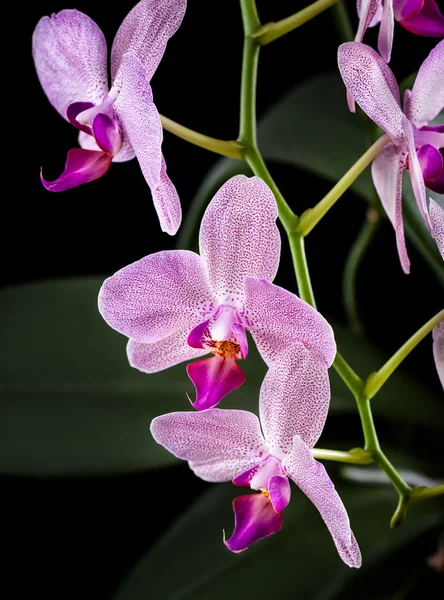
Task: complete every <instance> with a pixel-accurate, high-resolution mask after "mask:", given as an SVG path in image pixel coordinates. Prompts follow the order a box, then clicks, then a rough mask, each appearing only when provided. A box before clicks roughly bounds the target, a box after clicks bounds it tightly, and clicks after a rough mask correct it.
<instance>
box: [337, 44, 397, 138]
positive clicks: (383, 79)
mask: <svg viewBox="0 0 444 600" xmlns="http://www.w3.org/2000/svg"><path fill="white" fill-rule="evenodd" d="M338 65H339V71H340V73H341V76H342V79H343V80H344V83H345V85H346V87H347V88H348V89H349V90H350V93H351V95H352V96H353V98H354V99H355V100H356V102H357V103H358V104H359V106H360V107H361V108H362V110H363V111H364V112H366V113H367V115H368V116H369V117H370V118H371V119H372V120H373V121H374V122H375V123H376V124H377V125H379V126H380V127H381V128H382V129H384V130H385V131H386V132H387V133H388V134H389V136H390V137H391V138H392V140H393V142H394V143H395V144H400V143H401V142H402V141H403V139H404V134H403V130H402V126H401V119H402V117H403V114H402V111H401V105H400V100H399V90H398V84H397V83H396V79H395V76H394V75H393V73H392V72H391V70H390V68H389V67H388V66H387V65H386V63H385V62H384V61H383V59H382V58H381V57H380V56H379V54H378V53H377V52H375V51H374V50H373V49H372V48H370V46H366V45H365V44H361V43H358V42H346V43H345V44H341V45H340V46H339V49H338Z"/></svg>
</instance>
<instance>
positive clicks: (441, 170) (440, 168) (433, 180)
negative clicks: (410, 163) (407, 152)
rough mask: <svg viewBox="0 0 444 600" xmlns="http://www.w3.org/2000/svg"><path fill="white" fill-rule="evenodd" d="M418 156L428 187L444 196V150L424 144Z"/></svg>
mask: <svg viewBox="0 0 444 600" xmlns="http://www.w3.org/2000/svg"><path fill="white" fill-rule="evenodd" d="M416 154H417V156H418V161H419V166H420V167H421V171H422V175H423V177H424V183H425V185H426V187H428V188H429V189H430V190H433V191H434V192H436V193H437V194H444V148H441V150H438V149H437V148H435V146H432V145H431V144H424V146H421V148H420V149H419V150H418V152H417V153H416Z"/></svg>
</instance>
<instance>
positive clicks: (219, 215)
mask: <svg viewBox="0 0 444 600" xmlns="http://www.w3.org/2000/svg"><path fill="white" fill-rule="evenodd" d="M277 215H278V212H277V206H276V200H275V199H274V196H273V194H272V192H271V190H270V188H269V187H268V186H267V185H266V183H265V182H264V181H262V179H260V178H259V177H246V176H245V175H236V176H235V177H232V178H231V179H230V180H228V181H227V182H226V183H225V184H224V185H223V186H222V187H221V188H220V190H219V191H218V192H217V193H216V195H215V196H214V198H213V199H212V200H211V202H210V204H209V205H208V208H207V209H206V211H205V214H204V216H203V219H202V224H201V228H200V237H199V243H200V254H201V257H202V260H203V261H204V264H205V266H206V269H207V272H208V278H209V281H210V285H211V287H212V289H213V290H214V291H215V293H217V294H218V295H219V296H220V298H221V299H223V300H225V299H234V300H240V301H242V300H243V296H244V280H245V277H261V278H264V279H268V280H272V279H274V277H275V275H276V272H277V269H278V266H279V256H280V244H281V239H280V235H279V231H278V228H277V226H276V219H277Z"/></svg>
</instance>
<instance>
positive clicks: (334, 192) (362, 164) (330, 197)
mask: <svg viewBox="0 0 444 600" xmlns="http://www.w3.org/2000/svg"><path fill="white" fill-rule="evenodd" d="M389 141H390V138H389V136H388V135H387V134H386V133H385V134H384V135H382V136H381V137H380V138H379V139H378V140H376V142H375V143H374V144H373V145H372V146H371V147H370V148H369V149H368V150H367V152H365V153H364V154H363V155H362V156H361V158H360V159H359V160H358V161H356V162H355V164H354V165H353V166H352V167H351V168H350V169H349V170H348V171H347V173H346V174H345V175H344V176H343V177H342V178H341V179H340V180H339V181H338V183H337V184H336V185H335V186H334V187H333V188H332V189H331V190H330V191H329V192H328V194H327V195H326V196H324V198H322V200H321V201H320V202H318V204H316V206H314V207H313V208H309V209H308V210H306V211H305V212H304V213H303V214H302V215H301V218H300V220H299V225H298V229H297V230H298V232H299V233H300V234H301V235H303V236H306V235H308V234H309V233H310V231H311V230H312V229H313V228H314V227H315V226H316V225H317V224H318V223H319V221H320V220H321V219H322V217H323V216H324V215H325V214H326V213H327V212H328V211H329V210H330V208H331V207H332V206H334V204H335V203H336V202H337V200H339V198H340V197H341V196H342V195H343V193H344V192H345V191H346V190H347V189H348V188H349V187H350V186H351V184H352V183H353V182H354V181H355V179H356V178H357V177H359V175H360V174H361V173H362V172H363V171H364V169H366V168H367V167H368V165H369V164H370V163H371V162H372V160H373V159H374V158H375V157H376V156H377V155H378V154H379V153H380V152H381V150H382V149H383V148H384V146H386V145H387V143H388V142H389Z"/></svg>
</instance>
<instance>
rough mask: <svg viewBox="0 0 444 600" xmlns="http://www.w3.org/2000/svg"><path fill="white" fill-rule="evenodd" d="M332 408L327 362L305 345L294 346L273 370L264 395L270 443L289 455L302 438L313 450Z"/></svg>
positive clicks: (261, 399) (262, 412) (261, 406)
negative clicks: (296, 439)
mask: <svg viewBox="0 0 444 600" xmlns="http://www.w3.org/2000/svg"><path fill="white" fill-rule="evenodd" d="M329 404H330V381H329V378H328V371H327V365H326V364H325V361H324V359H323V358H322V356H321V355H320V354H319V352H316V351H314V350H308V349H307V348H305V347H304V346H303V345H302V344H299V343H295V344H291V345H290V346H289V347H287V348H286V349H285V350H283V352H281V353H280V354H279V357H278V359H277V360H276V361H275V363H273V365H272V366H271V367H270V368H269V370H268V372H267V374H266V376H265V379H264V381H263V383H262V387H261V391H260V397H259V413H260V418H261V423H262V429H263V432H264V436H265V439H266V441H267V443H268V444H270V447H271V448H272V449H274V448H278V449H279V450H280V451H281V452H283V453H284V454H288V453H289V452H291V448H292V444H293V437H294V435H295V434H298V435H300V436H301V438H302V439H303V440H304V442H305V443H306V444H308V446H310V448H311V447H313V446H314V445H315V444H316V442H317V441H318V439H319V436H320V435H321V433H322V430H323V428H324V423H325V419H326V418H327V412H328V407H329Z"/></svg>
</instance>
